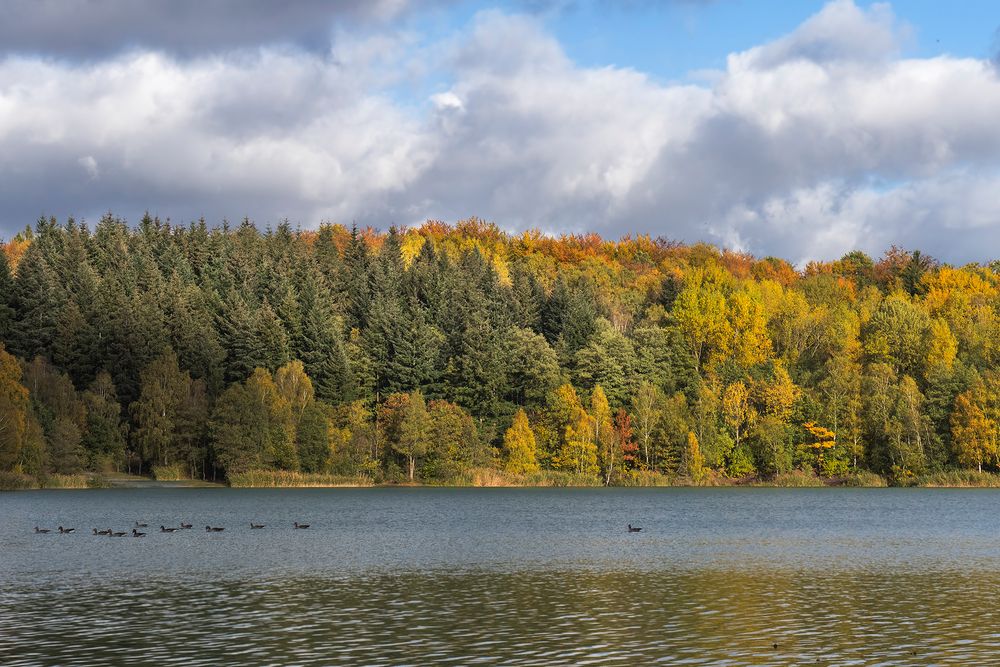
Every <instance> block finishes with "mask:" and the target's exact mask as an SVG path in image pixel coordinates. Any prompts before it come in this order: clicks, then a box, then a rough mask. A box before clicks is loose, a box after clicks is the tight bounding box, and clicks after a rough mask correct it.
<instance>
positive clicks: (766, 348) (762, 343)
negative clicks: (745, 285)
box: [726, 290, 771, 366]
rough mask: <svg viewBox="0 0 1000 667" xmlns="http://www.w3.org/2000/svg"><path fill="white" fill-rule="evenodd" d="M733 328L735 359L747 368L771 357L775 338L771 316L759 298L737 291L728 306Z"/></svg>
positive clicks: (733, 354)
mask: <svg viewBox="0 0 1000 667" xmlns="http://www.w3.org/2000/svg"><path fill="white" fill-rule="evenodd" d="M726 308H727V312H728V316H729V324H730V326H731V327H732V330H733V333H732V340H733V352H732V356H733V359H734V360H735V361H736V363H738V364H742V365H743V366H753V365H755V364H759V363H761V362H764V361H766V360H767V359H768V358H769V357H770V356H771V337H770V336H769V334H768V331H767V316H766V313H765V312H764V307H763V306H762V305H761V303H760V301H759V300H758V299H757V298H754V297H753V296H751V295H750V293H749V292H747V291H746V290H739V291H736V292H734V293H733V294H732V295H731V296H730V297H729V300H728V302H727V304H726Z"/></svg>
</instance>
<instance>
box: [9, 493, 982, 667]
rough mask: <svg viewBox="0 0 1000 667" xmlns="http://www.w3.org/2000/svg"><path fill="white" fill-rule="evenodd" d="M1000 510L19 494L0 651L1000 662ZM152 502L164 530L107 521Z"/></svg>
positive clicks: (350, 660)
mask: <svg viewBox="0 0 1000 667" xmlns="http://www.w3.org/2000/svg"><path fill="white" fill-rule="evenodd" d="M998 507H1000V491H995V490H931V489H921V490H900V489H649V490H645V489H642V490H640V489H636V490H627V489H586V490H584V489H322V490H319V489H317V490H237V489H122V490H106V491H105V490H101V491H97V490H87V491H37V492H21V493H8V494H0V519H2V520H0V664H3V665H35V664H51V665H73V664H79V665H99V664H148V665H164V664H206V665H209V664H212V665H214V664H281V665H285V664H289V665H291V664H301V665H307V664H316V665H325V664H374V665H380V664H392V665H398V664H413V665H423V664H431V663H443V664H456V665H465V664H498V663H500V664H538V665H542V664H544V665H549V664H621V665H633V664H652V663H656V662H659V663H663V664H675V665H676V664H679V665H703V664H704V665H707V664H710V665H788V664H800V665H806V664H808V665H927V664H998V662H1000V658H998V656H1000V626H998V623H997V621H1000V513H998V511H997V509H998ZM136 520H141V521H144V522H147V523H149V524H150V528H149V529H143V530H148V532H149V535H148V536H146V537H144V538H141V539H134V538H132V537H120V538H115V537H103V536H95V535H93V534H92V529H93V528H95V527H96V528H100V529H103V528H106V527H110V528H113V529H115V530H126V529H131V527H132V525H133V522H134V521H136ZM181 521H184V522H190V523H193V524H195V528H193V529H191V530H184V531H178V532H176V533H172V534H167V533H160V532H158V527H159V525H160V524H165V525H168V526H176V525H178V523H179V522H181ZM251 521H254V522H257V523H265V524H267V527H266V528H264V529H261V530H251V529H250V522H251ZM293 521H300V522H304V523H309V524H311V527H310V528H309V529H308V530H295V529H294V528H293V527H292V522H293ZM629 522H631V523H634V524H639V525H642V526H643V527H644V530H643V532H641V533H638V534H634V533H633V534H629V533H628V532H627V531H626V530H625V525H626V524H627V523H629ZM206 524H211V525H213V526H224V527H225V531H223V532H221V533H207V532H206V531H205V528H204V526H205V525H206ZM36 525H38V526H42V527H45V528H51V529H53V532H52V533H49V534H36V533H35V532H34V526H36ZM58 525H63V526H72V527H75V528H76V532H75V533H73V534H70V535H60V534H57V533H56V532H55V530H54V529H55V528H56V527H57V526H58Z"/></svg>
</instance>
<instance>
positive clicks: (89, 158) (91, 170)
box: [76, 155, 101, 179]
mask: <svg viewBox="0 0 1000 667" xmlns="http://www.w3.org/2000/svg"><path fill="white" fill-rule="evenodd" d="M76 163H77V164H78V165H80V166H81V167H83V170H84V171H85V172H87V176H89V177H90V178H91V179H95V178H97V177H98V176H100V174H101V172H100V170H99V169H98V168H97V160H95V159H94V156H93V155H85V156H83V157H82V158H80V159H79V160H77V161H76Z"/></svg>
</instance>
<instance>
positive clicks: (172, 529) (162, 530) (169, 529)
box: [160, 524, 177, 533]
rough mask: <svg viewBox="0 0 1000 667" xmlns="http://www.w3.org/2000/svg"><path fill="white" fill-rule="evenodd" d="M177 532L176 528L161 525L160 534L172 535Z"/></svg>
mask: <svg viewBox="0 0 1000 667" xmlns="http://www.w3.org/2000/svg"><path fill="white" fill-rule="evenodd" d="M175 530H177V529H176V528H167V527H166V526H164V525H162V524H161V525H160V532H161V533H172V532H174V531H175Z"/></svg>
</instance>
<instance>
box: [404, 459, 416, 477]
mask: <svg viewBox="0 0 1000 667" xmlns="http://www.w3.org/2000/svg"><path fill="white" fill-rule="evenodd" d="M406 461H407V464H408V466H409V469H410V481H411V482H412V481H413V468H414V467H415V462H414V459H413V457H412V456H408V457H406Z"/></svg>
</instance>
